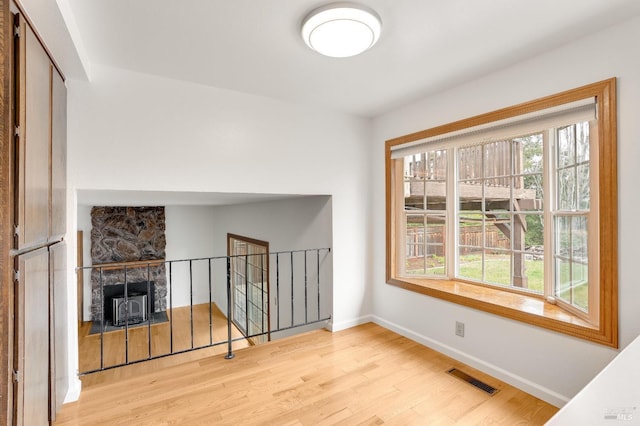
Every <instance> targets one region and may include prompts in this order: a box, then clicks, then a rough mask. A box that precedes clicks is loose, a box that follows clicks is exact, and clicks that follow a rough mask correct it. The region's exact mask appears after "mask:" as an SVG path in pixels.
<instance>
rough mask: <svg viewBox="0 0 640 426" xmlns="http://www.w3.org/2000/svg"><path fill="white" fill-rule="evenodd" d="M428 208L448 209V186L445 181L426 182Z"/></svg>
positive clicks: (426, 206)
mask: <svg viewBox="0 0 640 426" xmlns="http://www.w3.org/2000/svg"><path fill="white" fill-rule="evenodd" d="M425 190H426V199H427V203H426V205H425V208H426V209H427V210H446V209H447V187H446V183H445V182H444V181H442V182H439V181H435V180H428V181H426V182H425Z"/></svg>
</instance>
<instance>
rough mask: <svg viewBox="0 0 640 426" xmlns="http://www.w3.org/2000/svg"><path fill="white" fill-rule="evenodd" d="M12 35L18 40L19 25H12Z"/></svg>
mask: <svg viewBox="0 0 640 426" xmlns="http://www.w3.org/2000/svg"><path fill="white" fill-rule="evenodd" d="M13 35H14V37H16V38H20V26H19V25H14V27H13Z"/></svg>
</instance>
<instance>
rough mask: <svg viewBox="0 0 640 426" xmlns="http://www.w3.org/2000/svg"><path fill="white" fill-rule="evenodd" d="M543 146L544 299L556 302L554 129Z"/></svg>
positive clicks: (548, 131) (547, 132)
mask: <svg viewBox="0 0 640 426" xmlns="http://www.w3.org/2000/svg"><path fill="white" fill-rule="evenodd" d="M542 145H543V150H542V152H543V160H542V161H543V167H542V170H543V179H542V187H543V194H544V201H543V203H544V212H543V222H544V230H543V241H544V246H543V253H544V254H543V259H544V271H545V273H544V297H545V298H546V299H547V300H548V301H550V302H553V301H555V288H554V287H555V284H554V283H555V274H556V273H555V262H554V258H553V253H554V247H555V233H554V232H553V228H554V222H555V219H554V216H553V212H554V211H555V210H556V204H557V203H556V200H557V198H556V190H555V188H556V157H555V155H554V153H555V146H556V135H555V131H554V130H553V129H549V130H547V131H545V132H544V140H543V142H542Z"/></svg>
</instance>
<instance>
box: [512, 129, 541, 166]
mask: <svg viewBox="0 0 640 426" xmlns="http://www.w3.org/2000/svg"><path fill="white" fill-rule="evenodd" d="M542 141H543V137H542V133H537V134H535V135H529V136H524V137H520V138H515V139H514V140H513V164H514V174H525V173H541V172H542V170H543V164H542V161H543V155H542V154H543V151H542V149H543V145H542Z"/></svg>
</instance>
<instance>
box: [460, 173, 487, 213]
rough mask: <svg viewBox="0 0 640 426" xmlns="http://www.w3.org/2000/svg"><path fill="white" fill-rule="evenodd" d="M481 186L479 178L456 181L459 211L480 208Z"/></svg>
mask: <svg viewBox="0 0 640 426" xmlns="http://www.w3.org/2000/svg"><path fill="white" fill-rule="evenodd" d="M482 187H483V184H482V181H481V180H468V181H462V182H460V183H458V196H459V198H460V211H473V210H481V209H482Z"/></svg>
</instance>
